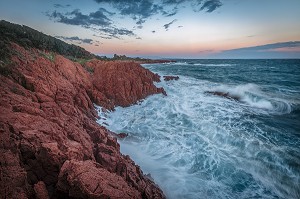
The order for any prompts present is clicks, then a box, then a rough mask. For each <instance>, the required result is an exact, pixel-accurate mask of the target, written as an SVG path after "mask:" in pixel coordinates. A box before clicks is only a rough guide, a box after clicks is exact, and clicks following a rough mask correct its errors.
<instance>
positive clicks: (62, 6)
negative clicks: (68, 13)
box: [53, 3, 71, 8]
mask: <svg viewBox="0 0 300 199" xmlns="http://www.w3.org/2000/svg"><path fill="white" fill-rule="evenodd" d="M53 6H54V8H67V7H70V6H71V5H70V4H67V5H62V4H58V3H56V4H54V5H53Z"/></svg>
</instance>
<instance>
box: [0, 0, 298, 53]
mask: <svg viewBox="0 0 300 199" xmlns="http://www.w3.org/2000/svg"><path fill="white" fill-rule="evenodd" d="M0 19H2V20H7V21H10V22H12V23H17V24H21V25H26V26H29V27H32V28H34V29H36V30H39V31H41V32H43V33H45V34H48V35H51V36H54V37H56V38H59V39H61V40H64V41H65V42H67V43H73V44H76V45H79V46H81V47H83V48H85V49H86V50H88V51H90V52H92V53H94V54H98V55H105V56H112V55H113V54H121V55H127V56H131V57H147V58H237V59H240V58H241V59H244V58H245V59H247V58H300V0H127V1H126V0H84V1H82V0H65V1H63V0H48V1H41V0H0Z"/></svg>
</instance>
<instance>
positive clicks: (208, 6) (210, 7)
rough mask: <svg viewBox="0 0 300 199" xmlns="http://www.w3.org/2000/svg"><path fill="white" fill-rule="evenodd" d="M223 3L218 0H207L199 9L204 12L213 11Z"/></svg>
mask: <svg viewBox="0 0 300 199" xmlns="http://www.w3.org/2000/svg"><path fill="white" fill-rule="evenodd" d="M222 5H223V4H222V3H221V1H220V0H208V1H205V2H204V3H203V5H202V6H201V8H200V10H206V12H213V11H215V10H216V9H217V8H219V7H221V6H222Z"/></svg>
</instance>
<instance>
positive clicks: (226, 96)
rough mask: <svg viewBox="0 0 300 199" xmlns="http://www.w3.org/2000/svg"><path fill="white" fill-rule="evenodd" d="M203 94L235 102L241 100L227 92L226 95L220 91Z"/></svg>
mask: <svg viewBox="0 0 300 199" xmlns="http://www.w3.org/2000/svg"><path fill="white" fill-rule="evenodd" d="M205 93H207V94H210V95H215V96H219V97H224V98H227V99H231V100H236V101H240V100H241V97H240V96H237V95H232V94H230V93H228V92H227V93H226V92H222V91H205Z"/></svg>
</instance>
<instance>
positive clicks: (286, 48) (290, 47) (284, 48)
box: [213, 41, 300, 59]
mask: <svg viewBox="0 0 300 199" xmlns="http://www.w3.org/2000/svg"><path fill="white" fill-rule="evenodd" d="M213 58H241V59H245V58H247V59H252V58H300V41H289V42H280V43H273V44H266V45H259V46H251V47H245V48H237V49H231V50H225V51H221V52H219V53H217V54H215V56H214V57H213Z"/></svg>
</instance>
